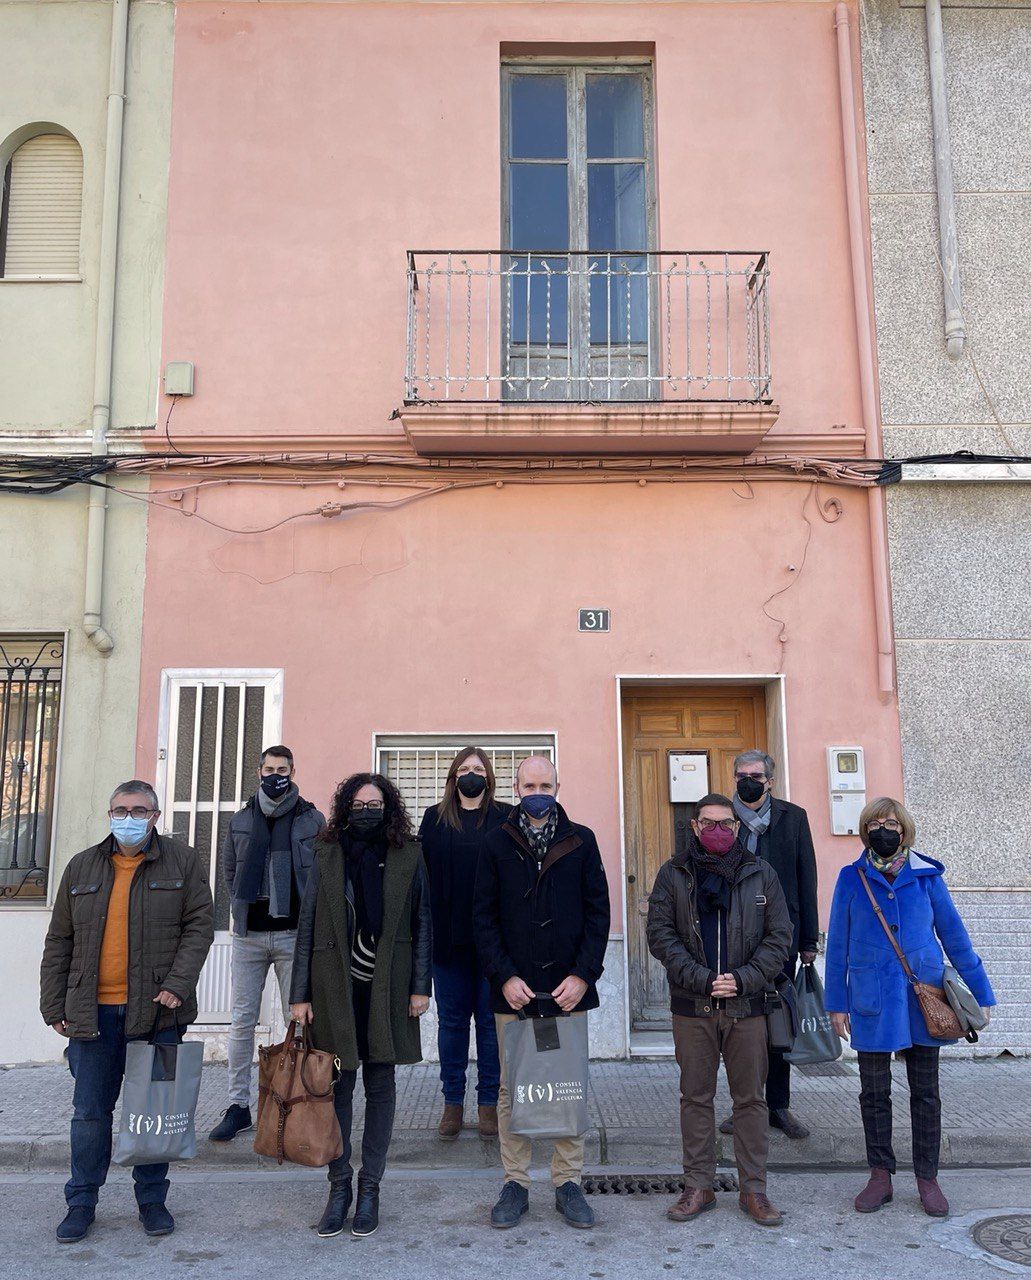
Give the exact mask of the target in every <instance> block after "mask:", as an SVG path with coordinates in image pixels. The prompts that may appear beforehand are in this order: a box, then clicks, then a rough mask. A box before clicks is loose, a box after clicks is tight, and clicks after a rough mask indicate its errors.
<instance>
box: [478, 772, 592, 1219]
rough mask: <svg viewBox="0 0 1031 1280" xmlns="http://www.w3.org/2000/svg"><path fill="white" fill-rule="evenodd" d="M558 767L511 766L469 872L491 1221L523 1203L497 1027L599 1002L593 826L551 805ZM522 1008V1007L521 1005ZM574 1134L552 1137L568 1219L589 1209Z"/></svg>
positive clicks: (558, 1199) (522, 1142)
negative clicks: (491, 1165)
mask: <svg viewBox="0 0 1031 1280" xmlns="http://www.w3.org/2000/svg"><path fill="white" fill-rule="evenodd" d="M558 788H559V782H558V775H557V773H556V771H555V766H554V764H552V762H551V761H550V760H549V759H547V758H546V757H544V756H530V757H529V758H528V759H527V760H524V761H523V763H522V764H521V765H520V766H519V772H518V773H517V774H516V797H517V799H518V800H519V805H518V807H517V808H516V809H514V810H513V811H512V813H511V814H510V815H509V817H508V819H507V820H506V822H505V823H504V825H503V826H501V827H499V828H497V829H496V830H495V831H493V832H491V833H490V835H489V836H488V837H487V838H486V840H485V841H484V847H483V854H482V856H481V858H480V863H479V869H478V872H477V876H476V894H475V899H474V908H473V910H474V925H473V930H474V934H475V938H476V947H477V950H478V951H479V953H480V961H481V963H482V965H483V970H484V973H485V974H486V976H487V980H488V981H489V983H490V987H491V1001H492V1005H493V1009H494V1014H495V1018H496V1021H497V1024H498V1043H499V1048H500V1051H501V1055H500V1056H501V1092H500V1095H499V1097H498V1138H499V1145H500V1147H501V1162H502V1164H503V1166H504V1169H505V1185H504V1187H503V1188H502V1192H501V1197H500V1199H499V1200H498V1202H497V1204H496V1205H495V1206H494V1209H493V1211H492V1213H491V1225H492V1226H495V1227H499V1228H504V1227H514V1226H515V1225H516V1223H517V1222H518V1221H519V1219H520V1218H521V1217H522V1215H523V1214H524V1213H525V1212H526V1211H527V1209H528V1207H529V1187H530V1157H531V1147H530V1142H529V1140H528V1139H526V1138H523V1137H520V1136H519V1135H517V1134H513V1133H512V1132H511V1128H510V1122H511V1118H512V1104H511V1098H510V1096H509V1091H508V1081H507V1077H506V1070H505V1026H506V1025H507V1024H508V1023H510V1022H514V1021H515V1019H516V1017H517V1016H518V1015H519V1013H520V1011H522V1010H523V1009H526V1010H527V1013H530V1014H533V1015H535V1016H542V1017H546V1016H554V1015H556V1014H558V1013H559V1012H561V1013H567V1014H571V1015H572V1016H573V1017H585V1016H586V1013H587V1010H588V1009H596V1008H597V1007H598V990H597V986H596V984H597V981H598V979H599V978H600V977H601V973H602V969H603V968H604V964H605V947H606V944H607V942H608V936H609V923H610V911H609V890H608V882H607V881H606V879H605V869H604V867H603V866H602V861H601V855H600V853H599V852H598V842H597V840H596V839H595V837H594V832H593V831H591V830H590V829H589V828H588V827H582V826H579V825H577V824H576V823H574V822H570V820H569V818H568V817H567V816H566V812H565V810H564V809H563V808H562V807H561V806H560V805H559V804H558V801H557V796H558ZM528 1006H530V1007H529V1008H528ZM583 1162H584V1141H583V1139H582V1138H559V1139H556V1141H555V1149H554V1156H553V1159H552V1162H551V1177H552V1182H553V1183H554V1185H555V1208H556V1209H557V1210H558V1211H559V1213H561V1214H562V1215H563V1217H564V1218H565V1219H566V1221H567V1222H568V1223H569V1224H570V1225H571V1226H574V1227H591V1226H593V1225H594V1214H593V1212H592V1211H591V1209H590V1206H589V1205H588V1204H587V1201H586V1200H585V1199H584V1195H583V1192H582V1191H581V1190H580V1174H581V1171H582V1169H583Z"/></svg>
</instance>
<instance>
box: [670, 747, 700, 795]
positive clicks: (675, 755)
mask: <svg viewBox="0 0 1031 1280" xmlns="http://www.w3.org/2000/svg"><path fill="white" fill-rule="evenodd" d="M708 794H709V757H708V755H707V754H706V753H705V752H704V751H671V752H670V753H669V802H670V804H693V803H694V802H695V801H696V800H701V798H702V796H707V795H708Z"/></svg>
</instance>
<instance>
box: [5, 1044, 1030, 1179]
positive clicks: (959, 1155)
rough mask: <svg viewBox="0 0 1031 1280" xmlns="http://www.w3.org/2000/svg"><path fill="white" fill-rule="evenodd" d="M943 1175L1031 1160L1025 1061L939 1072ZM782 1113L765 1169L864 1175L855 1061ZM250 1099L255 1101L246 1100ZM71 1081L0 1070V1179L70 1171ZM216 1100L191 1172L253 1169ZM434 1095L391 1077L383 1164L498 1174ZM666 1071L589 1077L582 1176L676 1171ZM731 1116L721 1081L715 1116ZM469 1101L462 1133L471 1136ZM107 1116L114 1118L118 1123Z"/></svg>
mask: <svg viewBox="0 0 1031 1280" xmlns="http://www.w3.org/2000/svg"><path fill="white" fill-rule="evenodd" d="M893 1070H894V1079H895V1088H894V1097H895V1102H896V1105H895V1135H896V1152H897V1155H898V1158H899V1160H900V1162H903V1163H904V1162H908V1160H909V1158H910V1140H909V1105H908V1097H909V1094H908V1089H907V1087H906V1073H905V1067H904V1066H903V1064H902V1063H895V1064H894V1068H893ZM941 1070H942V1100H943V1115H942V1127H943V1140H942V1163H943V1165H952V1166H964V1165H982V1166H984V1165H998V1166H1002V1165H1021V1164H1027V1163H1028V1161H1029V1159H1031V1060H1028V1059H1018V1058H1008V1057H1003V1058H991V1059H977V1060H973V1061H945V1060H943V1061H942V1067H941ZM793 1079H794V1097H793V1100H792V1106H793V1109H794V1110H795V1112H796V1114H797V1115H798V1116H799V1117H800V1118H801V1119H802V1120H804V1121H805V1123H806V1124H807V1125H808V1126H809V1127H810V1128H811V1130H812V1136H811V1137H810V1138H808V1139H807V1140H806V1141H804V1142H789V1141H788V1140H787V1139H786V1138H785V1137H784V1136H783V1135H782V1134H780V1133H778V1132H776V1131H775V1132H774V1133H773V1138H772V1145H771V1149H770V1164H771V1167H774V1168H776V1167H835V1166H837V1167H849V1166H859V1167H862V1166H864V1165H865V1157H864V1146H863V1134H862V1128H861V1124H860V1118H859V1074H858V1067H857V1065H856V1063H855V1062H846V1061H840V1062H835V1063H830V1064H828V1065H827V1066H821V1067H809V1068H801V1069H799V1070H796V1071H795V1073H794V1077H793ZM255 1092H256V1090H255ZM71 1099H72V1080H71V1077H70V1075H69V1073H68V1071H67V1069H66V1068H65V1067H63V1066H52V1065H49V1066H25V1067H10V1068H7V1069H4V1070H0V1170H4V1171H8V1172H11V1171H34V1170H61V1169H64V1168H66V1167H67V1163H68V1123H69V1120H70V1118H71ZM355 1102H356V1107H355V1110H356V1123H355V1133H356V1134H358V1133H360V1127H361V1120H362V1112H363V1106H364V1099H363V1097H362V1094H361V1086H360V1084H359V1087H358V1090H357V1091H356V1098H355ZM227 1105H228V1104H227V1101H226V1068H225V1066H224V1065H221V1064H216V1063H209V1064H207V1065H205V1068H204V1078H203V1084H202V1086H201V1098H200V1106H199V1109H198V1114H197V1133H198V1137H199V1142H198V1153H197V1160H196V1162H195V1165H197V1166H203V1167H212V1168H218V1167H221V1168H260V1167H262V1166H264V1165H267V1164H272V1163H274V1162H272V1161H265V1160H262V1159H261V1158H260V1157H258V1156H256V1155H255V1154H254V1152H253V1151H252V1150H251V1143H252V1141H253V1136H252V1135H250V1134H241V1136H240V1137H239V1138H237V1139H236V1141H234V1142H231V1143H225V1144H214V1143H210V1142H208V1141H207V1140H206V1138H207V1134H208V1132H209V1131H210V1130H211V1128H212V1127H213V1126H214V1124H215V1123H216V1121H217V1120H218V1118H219V1117H220V1115H221V1113H222V1111H223V1110H224V1109H225V1107H226V1106H227ZM440 1108H441V1094H440V1082H439V1078H438V1075H437V1067H436V1065H433V1064H429V1063H424V1064H422V1065H420V1066H417V1067H401V1068H399V1069H398V1096H397V1118H396V1122H395V1132H394V1143H393V1146H392V1148H391V1156H390V1159H391V1164H393V1165H400V1166H408V1167H410V1168H429V1169H433V1168H454V1169H477V1168H485V1167H493V1166H496V1165H497V1162H498V1153H497V1144H496V1143H487V1142H481V1141H480V1139H479V1138H478V1137H477V1136H476V1131H475V1128H471V1129H469V1130H467V1132H466V1133H464V1134H463V1135H462V1137H461V1138H460V1139H459V1141H457V1142H452V1143H443V1142H440V1141H439V1139H438V1138H437V1135H436V1126H437V1122H438V1120H439V1118H440ZM678 1108H679V1093H678V1089H677V1074H676V1066H675V1064H674V1063H673V1062H671V1061H663V1062H649V1061H641V1060H634V1061H631V1062H596V1063H593V1064H592V1067H591V1118H592V1123H593V1129H592V1131H591V1133H590V1135H589V1137H588V1141H587V1163H588V1167H603V1166H606V1165H609V1166H614V1167H620V1168H624V1169H626V1168H635V1169H641V1170H649V1169H656V1170H675V1169H679V1168H680V1165H681V1156H680V1131H679V1120H678ZM729 1109H730V1102H729V1095H728V1093H727V1087H726V1080H725V1078H724V1076H723V1073H722V1071H721V1073H720V1082H719V1090H718V1093H717V1100H716V1110H717V1116H718V1117H720V1118H722V1117H723V1116H724V1115H725V1114H727V1112H728V1111H729ZM475 1110H476V1108H475V1098H471V1101H470V1105H469V1107H468V1110H467V1117H466V1119H467V1123H468V1124H471V1125H475ZM116 1114H117V1113H116ZM720 1141H721V1144H722V1150H721V1162H722V1163H725V1164H732V1163H733V1155H734V1153H733V1140H732V1139H731V1138H721V1139H720Z"/></svg>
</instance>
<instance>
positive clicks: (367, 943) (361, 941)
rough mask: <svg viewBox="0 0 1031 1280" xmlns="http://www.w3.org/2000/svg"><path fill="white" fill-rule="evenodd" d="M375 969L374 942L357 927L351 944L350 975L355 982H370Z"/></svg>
mask: <svg viewBox="0 0 1031 1280" xmlns="http://www.w3.org/2000/svg"><path fill="white" fill-rule="evenodd" d="M375 969H376V943H375V941H374V939H373V938H371V937H370V936H369V935H368V934H367V933H364V932H363V931H362V930H361V929H358V930H357V931H356V932H355V935H354V942H353V943H352V944H351V977H352V978H353V979H354V981H355V982H371V981H372V975H373V973H374V972H375Z"/></svg>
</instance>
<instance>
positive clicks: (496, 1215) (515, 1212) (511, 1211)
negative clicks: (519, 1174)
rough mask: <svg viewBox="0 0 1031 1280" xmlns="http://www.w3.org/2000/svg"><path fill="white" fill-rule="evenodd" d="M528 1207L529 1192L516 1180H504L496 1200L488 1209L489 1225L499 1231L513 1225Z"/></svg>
mask: <svg viewBox="0 0 1031 1280" xmlns="http://www.w3.org/2000/svg"><path fill="white" fill-rule="evenodd" d="M529 1207H530V1193H529V1191H527V1189H526V1188H525V1187H521V1186H520V1185H519V1183H518V1182H506V1183H505V1185H504V1186H503V1187H502V1188H501V1195H500V1196H499V1197H498V1202H497V1204H496V1205H495V1206H494V1208H493V1209H491V1211H490V1225H491V1226H492V1227H497V1228H498V1230H499V1231H507V1230H508V1228H509V1227H514V1226H515V1225H516V1223H517V1222H518V1221H519V1219H520V1218H521V1217H522V1216H523V1214H524V1213H525V1212H526V1211H527V1209H529Z"/></svg>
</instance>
